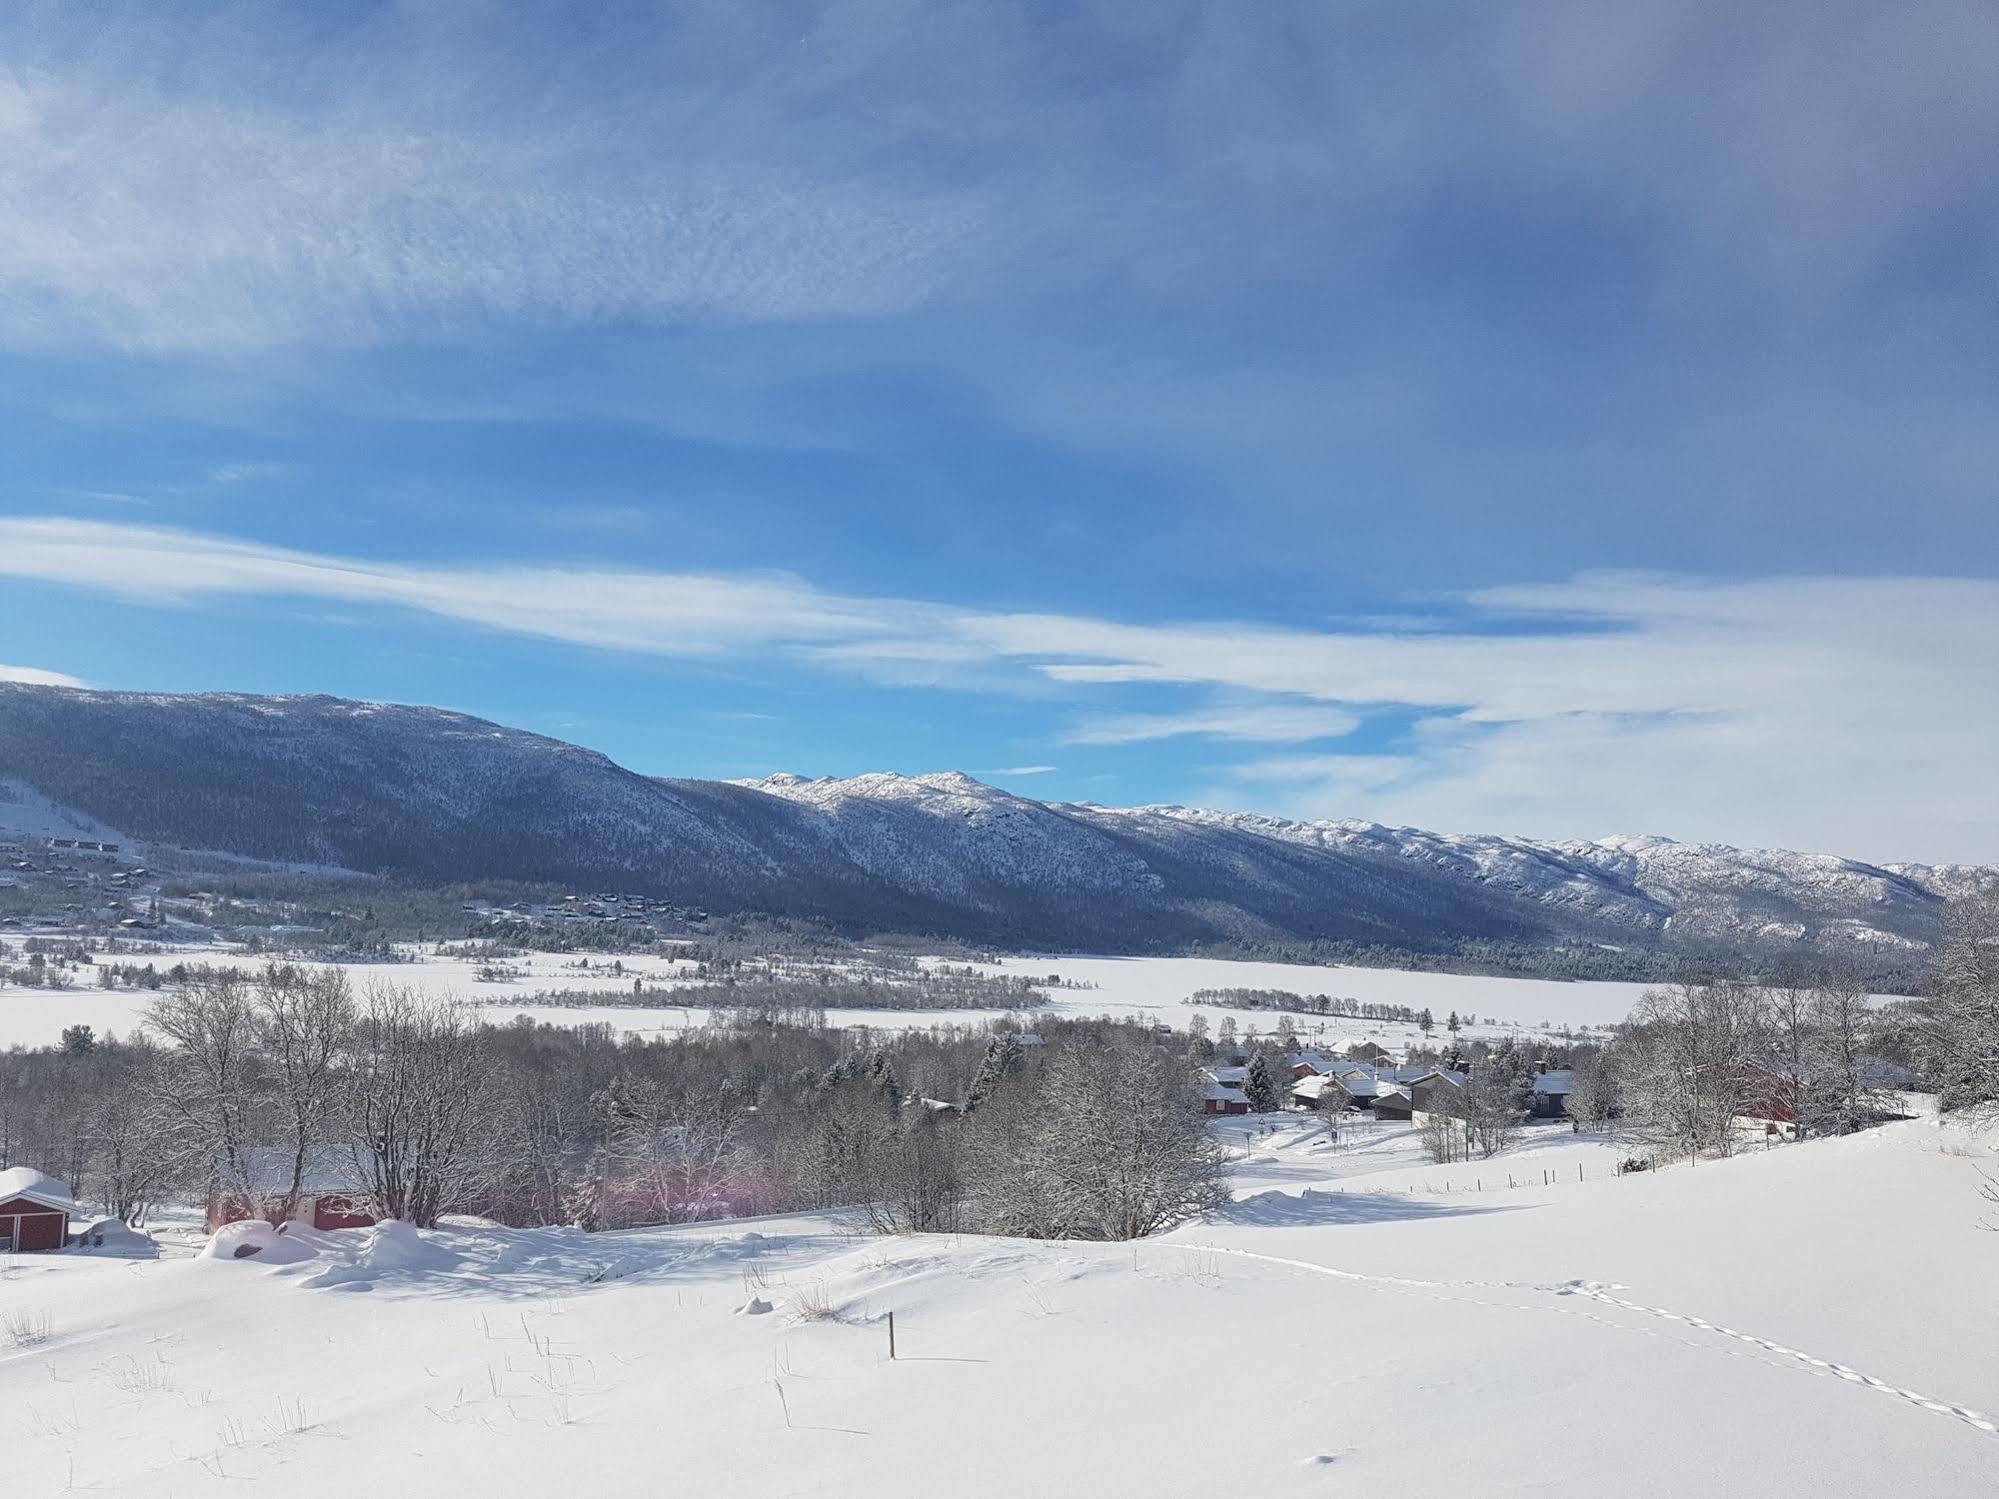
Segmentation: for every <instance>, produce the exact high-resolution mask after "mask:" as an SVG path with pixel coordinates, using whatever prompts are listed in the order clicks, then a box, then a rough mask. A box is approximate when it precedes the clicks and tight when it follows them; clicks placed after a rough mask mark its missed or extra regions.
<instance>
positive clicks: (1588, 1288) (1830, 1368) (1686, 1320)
mask: <svg viewBox="0 0 1999 1499" xmlns="http://www.w3.org/2000/svg"><path fill="white" fill-rule="evenodd" d="M1160 1247H1162V1248H1174V1249H1186V1250H1198V1251H1200V1252H1202V1253H1205V1254H1226V1255H1232V1256H1234V1257H1236V1258H1238V1259H1247V1260H1260V1261H1262V1262H1263V1263H1265V1264H1270V1265H1282V1266H1285V1267H1287V1268H1289V1269H1293V1270H1303V1271H1305V1272H1307V1273H1308V1274H1312V1275H1323V1276H1327V1277H1329V1278H1331V1279H1333V1280H1348V1281H1355V1282H1358V1283H1361V1284H1364V1285H1374V1286H1379V1287H1382V1288H1383V1289H1387V1290H1393V1291H1407V1292H1415V1293H1419V1294H1429V1295H1432V1296H1435V1297H1436V1298H1437V1299H1439V1300H1446V1301H1471V1302H1477V1303H1478V1304H1480V1305H1484V1306H1504V1305H1507V1303H1503V1302H1491V1301H1481V1300H1480V1298H1478V1297H1476V1296H1468V1295H1465V1294H1463V1293H1465V1292H1467V1291H1476V1290H1493V1291H1527V1292H1535V1293H1539V1294H1542V1295H1550V1296H1576V1297H1582V1298H1584V1299H1585V1300H1589V1301H1594V1302H1597V1303H1599V1304H1601V1305H1603V1306H1613V1307H1616V1308H1618V1309H1619V1310H1620V1311H1626V1312H1633V1313H1636V1314H1637V1315H1639V1316H1641V1317H1650V1318H1654V1319H1656V1320H1659V1321H1663V1322H1671V1323H1677V1324H1679V1325H1680V1326H1682V1327H1688V1328H1692V1329H1694V1330H1695V1331H1697V1332H1706V1333H1713V1334H1714V1335H1716V1336H1717V1337H1723V1338H1729V1339H1732V1340H1733V1341H1735V1342H1737V1343H1742V1344H1745V1345H1747V1346H1749V1347H1752V1348H1758V1349H1761V1350H1762V1351H1763V1352H1765V1353H1768V1354H1771V1355H1774V1356H1775V1357H1776V1358H1778V1359H1784V1360H1790V1361H1793V1362H1795V1363H1797V1364H1798V1365H1800V1366H1802V1367H1804V1368H1807V1369H1812V1370H1816V1371H1820V1372H1823V1373H1826V1374H1830V1375H1832V1376H1833V1377H1835V1378H1837V1379H1842V1380H1845V1381H1846V1382H1847V1383H1849V1384H1856V1385H1861V1386H1864V1387H1866V1388H1867V1389H1871V1390H1879V1391H1880V1392H1881V1393H1882V1394H1884V1395H1891V1396H1893V1397H1895V1398H1896V1399H1898V1400H1905V1401H1907V1402H1908V1403H1910V1404H1911V1405H1917V1406H1920V1407H1922V1408H1923V1409H1924V1410H1926V1411H1934V1412H1935V1413H1936V1414H1938V1415H1940V1416H1949V1417H1951V1418H1953V1419H1955V1420H1958V1421H1962V1422H1963V1423H1964V1424H1965V1425H1967V1426H1970V1427H1972V1428H1973V1429H1975V1430H1977V1431H1981V1432H1984V1433H1985V1434H1987V1435H1988V1436H1999V1421H1995V1420H1994V1419H1993V1418H1992V1417H1990V1416H1988V1415H1986V1414H1984V1413H1983V1412H1981V1411H1977V1410H1973V1409H1972V1408H1971V1407H1970V1406H1967V1405H1954V1404H1952V1403H1951V1402H1950V1401H1947V1400H1938V1399H1936V1398H1935V1397H1934V1396H1930V1395H1925V1394H1923V1393H1922V1392H1921V1391H1918V1390H1910V1389H1904V1388H1903V1387H1902V1386H1900V1385H1898V1384H1894V1383H1892V1382H1890V1381H1888V1380H1885V1379H1878V1378H1876V1377H1875V1376H1874V1375H1872V1374H1868V1373H1866V1372H1864V1371H1862V1370H1859V1369H1855V1368H1853V1367H1851V1366H1850V1365H1847V1364H1842V1363H1838V1362H1836V1361H1835V1360H1832V1359H1824V1358H1820V1357H1818V1356H1817V1355H1816V1354H1811V1353H1806V1352H1805V1351H1804V1350H1802V1349H1798V1348H1791V1347H1787V1346H1786V1345H1784V1344H1782V1343H1777V1342H1773V1341H1772V1340H1770V1339H1769V1338H1761V1337H1758V1336H1756V1335H1755V1334H1754V1333H1747V1332H1741V1331H1738V1330H1737V1329H1735V1328H1732V1327H1724V1326H1723V1325H1722V1324H1721V1323H1719V1322H1711V1321H1709V1320H1708V1319H1707V1318H1705V1317H1696V1316H1694V1315H1692V1314H1691V1313H1688V1312H1676V1311H1674V1310H1672V1308H1670V1307H1663V1306H1648V1305H1646V1304H1645V1303H1644V1302H1642V1301H1633V1300H1631V1299H1630V1298H1628V1297H1625V1296H1620V1295H1618V1294H1616V1293H1617V1292H1619V1291H1623V1290H1627V1289H1629V1288H1628V1287H1626V1286H1621V1285H1618V1284H1616V1283H1615V1282H1613V1281H1592V1280H1572V1281H1564V1282H1562V1283H1560V1284H1554V1285H1550V1284H1547V1283H1540V1282H1534V1281H1504V1280H1463V1281H1448V1280H1416V1279H1412V1278H1409V1277H1406V1276H1399V1275H1366V1274H1363V1273H1361V1272H1360V1271H1358V1270H1341V1269H1339V1268H1337V1267H1335V1266H1332V1265H1321V1264H1317V1263H1315V1262H1314V1261H1311V1260H1297V1259H1287V1258H1285V1257H1283V1256H1281V1255H1274V1254H1259V1253H1257V1252H1256V1251H1255V1250H1251V1249H1231V1248H1225V1247H1223V1246H1221V1245H1215V1244H1171V1245H1161V1246H1160ZM1590 1320H1591V1321H1594V1322H1602V1323H1603V1325H1605V1326H1613V1327H1617V1326H1622V1324H1620V1323H1611V1322H1605V1321H1604V1319H1602V1318H1597V1317H1592V1318H1590ZM1684 1341H1686V1342H1688V1343H1689V1345H1690V1346H1703V1347H1705V1346H1711V1345H1706V1344H1694V1343H1693V1340H1691V1339H1687V1340H1684Z"/></svg>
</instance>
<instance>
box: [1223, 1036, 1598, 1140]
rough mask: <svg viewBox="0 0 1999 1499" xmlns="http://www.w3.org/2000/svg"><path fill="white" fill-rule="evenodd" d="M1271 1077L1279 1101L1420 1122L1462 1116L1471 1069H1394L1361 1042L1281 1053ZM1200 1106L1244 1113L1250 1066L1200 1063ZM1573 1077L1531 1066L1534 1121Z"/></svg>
mask: <svg viewBox="0 0 1999 1499" xmlns="http://www.w3.org/2000/svg"><path fill="white" fill-rule="evenodd" d="M1278 1061H1279V1062H1281V1066H1282V1070H1281V1071H1280V1072H1279V1073H1278V1075H1277V1076H1276V1077H1275V1078H1274V1079H1273V1082H1274V1083H1275V1085H1276V1091H1277V1093H1278V1099H1277V1102H1278V1104H1279V1106H1280V1107H1289V1108H1293V1109H1304V1110H1310V1111H1313V1112H1317V1113H1323V1114H1347V1113H1356V1112H1363V1113H1366V1114H1368V1115H1370V1116H1371V1117H1373V1118H1376V1119H1390V1120H1397V1121H1416V1122H1419V1123H1420V1122H1421V1119H1422V1117H1423V1116H1426V1115H1432V1114H1440V1115H1446V1116H1448V1117H1451V1118H1462V1117H1463V1116H1464V1112H1465V1111H1464V1105H1463V1103H1462V1099H1463V1097H1464V1089H1465V1083H1466V1081H1467V1080H1468V1079H1469V1078H1470V1076H1471V1072H1470V1069H1469V1068H1468V1067H1466V1066H1465V1065H1464V1063H1463V1062H1461V1061H1459V1060H1458V1059H1456V1058H1447V1059H1446V1065H1443V1066H1436V1065H1421V1066H1406V1067H1398V1066H1395V1065H1394V1060H1393V1058H1392V1057H1390V1056H1389V1054H1388V1053H1387V1052H1386V1051H1385V1050H1383V1049H1382V1048H1381V1047H1378V1046H1375V1045H1373V1044H1372V1043H1366V1042H1364V1043H1362V1044H1361V1045H1360V1046H1357V1047H1355V1048H1354V1049H1353V1052H1352V1053H1351V1054H1349V1055H1348V1056H1344V1057H1334V1056H1328V1055H1326V1054H1325V1053H1323V1052H1319V1051H1313V1050H1310V1049H1307V1050H1303V1051H1296V1052H1289V1053H1286V1054H1285V1055H1284V1056H1283V1057H1282V1058H1280V1059H1278ZM1202 1081H1203V1085H1204V1086H1203V1088H1202V1097H1201V1108H1202V1111H1203V1112H1204V1113H1208V1114H1247V1113H1249V1112H1250V1100H1249V1094H1248V1091H1247V1089H1248V1083H1249V1068H1248V1067H1246V1066H1216V1067H1206V1068H1203V1069H1202ZM1573 1081H1574V1075H1573V1074H1572V1073H1571V1072H1569V1071H1568V1070H1567V1069H1566V1068H1557V1067H1549V1066H1548V1065H1547V1064H1546V1063H1544V1062H1537V1063H1536V1064H1535V1072H1534V1080H1533V1084H1532V1098H1533V1103H1532V1107H1531V1112H1532V1115H1533V1117H1535V1118H1537V1119H1556V1118H1560V1117H1561V1115H1562V1113H1563V1111H1564V1107H1565V1105H1566V1104H1567V1102H1568V1097H1569V1089H1570V1087H1571V1085H1572V1083H1573Z"/></svg>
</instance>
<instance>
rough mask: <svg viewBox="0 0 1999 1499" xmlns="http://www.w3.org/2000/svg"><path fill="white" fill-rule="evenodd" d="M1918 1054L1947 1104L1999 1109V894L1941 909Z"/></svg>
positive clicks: (1977, 1109)
mask: <svg viewBox="0 0 1999 1499" xmlns="http://www.w3.org/2000/svg"><path fill="white" fill-rule="evenodd" d="M1919 1017H1920V1020H1919V1024H1920V1030H1919V1033H1918V1037H1917V1048H1918V1055H1919V1057H1920V1059H1921V1061H1922V1064H1923V1070H1924V1071H1925V1073H1927V1074H1928V1076H1929V1079H1930V1081H1931V1082H1932V1083H1933V1084H1934V1085H1935V1087H1936V1090H1937V1094H1938V1098H1939V1101H1940V1103H1941V1104H1942V1106H1943V1108H1944V1109H1945V1110H1946V1111H1954V1110H1963V1111H1965V1112H1968V1113H1974V1114H1994V1113H1999V895H1988V896H1984V897H1982V898H1979V899H1976V900H1967V901H1960V902H1956V903H1953V904H1952V905H1951V906H1949V907H1947V908H1946V909H1945V911H1944V914H1943V935H1942V940H1941V941H1940V942H1939V944H1938V947H1937V967H1936V978H1935V981H1934V983H1933V984H1932V986H1931V992H1930V994H1929V995H1928V996H1927V997H1926V999H1925V1001H1924V1003H1923V1004H1922V1006H1921V1007H1920V1010H1919Z"/></svg>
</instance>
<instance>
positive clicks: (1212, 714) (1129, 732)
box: [1063, 703, 1361, 744]
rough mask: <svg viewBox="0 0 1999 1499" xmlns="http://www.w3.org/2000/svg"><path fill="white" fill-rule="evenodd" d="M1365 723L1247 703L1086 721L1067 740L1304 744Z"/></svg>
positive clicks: (1336, 713)
mask: <svg viewBox="0 0 1999 1499" xmlns="http://www.w3.org/2000/svg"><path fill="white" fill-rule="evenodd" d="M1360 724H1361V720H1360V719H1359V718H1358V717H1356V716H1355V715H1354V714H1352V713H1348V712H1346V711H1344V710H1343V709H1339V708H1331V707H1327V706H1326V705H1325V704H1323V703H1297V704H1293V703H1266V704H1262V705H1254V704H1244V705H1242V706H1239V707H1216V708H1197V709H1193V710H1190V711H1188V712H1185V713H1110V714H1099V715H1096V716H1094V717H1091V718H1087V719H1085V720H1083V721H1082V722H1081V723H1079V724H1077V725H1076V726H1075V727H1073V728H1071V729H1070V730H1069V731H1068V732H1067V733H1065V734H1064V735H1063V738H1064V740H1065V741H1066V742H1068V743H1070V744H1141V743H1144V742H1146V741H1148V740H1155V739H1175V738H1180V737H1183V736H1192V737H1197V738H1202V739H1239V740H1246V741H1250V742H1253V743H1255V742H1260V743H1268V744H1303V743H1306V742H1308V741H1310V740H1314V739H1337V738H1339V737H1340V736H1341V735H1343V734H1351V733H1352V732H1353V731H1354V730H1355V729H1357V728H1359V727H1360Z"/></svg>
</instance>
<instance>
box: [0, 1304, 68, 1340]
mask: <svg viewBox="0 0 1999 1499" xmlns="http://www.w3.org/2000/svg"><path fill="white" fill-rule="evenodd" d="M54 1336H55V1332H54V1329H53V1327H52V1326H51V1324H50V1322H49V1314H48V1313H47V1312H36V1311H29V1310H28V1309H27V1308H26V1307H9V1308H8V1309H7V1310H6V1311H5V1312H0V1337H4V1338H5V1339H6V1342H7V1346H8V1347H9V1348H39V1347H40V1346H41V1345H42V1344H44V1343H46V1342H48V1341H50V1340H51V1339H52V1338H53V1337H54Z"/></svg>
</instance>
